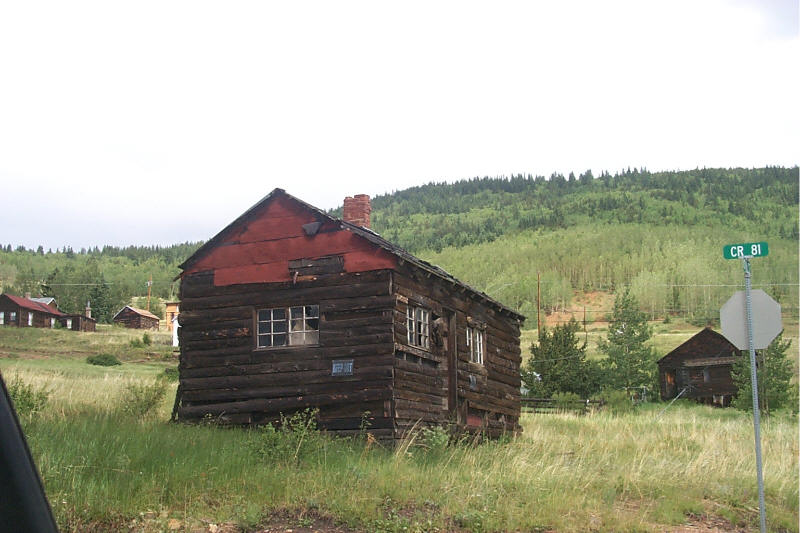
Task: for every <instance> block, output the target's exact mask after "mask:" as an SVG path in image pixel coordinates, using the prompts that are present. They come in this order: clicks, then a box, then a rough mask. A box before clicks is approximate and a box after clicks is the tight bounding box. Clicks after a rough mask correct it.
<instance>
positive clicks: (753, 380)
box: [743, 257, 767, 533]
mask: <svg viewBox="0 0 800 533" xmlns="http://www.w3.org/2000/svg"><path fill="white" fill-rule="evenodd" d="M743 261H744V294H745V302H746V308H747V345H748V346H749V348H750V385H751V386H752V387H753V428H754V430H755V436H756V474H757V475H758V518H759V522H760V526H761V533H766V531H767V517H766V511H765V508H764V474H763V471H762V468H761V417H760V415H759V412H758V377H757V375H756V350H755V348H754V347H753V305H752V301H751V299H750V285H751V283H750V259H749V258H747V257H745V258H743Z"/></svg>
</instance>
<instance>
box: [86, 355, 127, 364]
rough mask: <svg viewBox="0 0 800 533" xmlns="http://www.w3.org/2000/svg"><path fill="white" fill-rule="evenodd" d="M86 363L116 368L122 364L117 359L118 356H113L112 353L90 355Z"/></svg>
mask: <svg viewBox="0 0 800 533" xmlns="http://www.w3.org/2000/svg"><path fill="white" fill-rule="evenodd" d="M86 362H87V363H89V364H90V365H96V366H116V365H121V364H122V363H121V362H120V360H119V359H117V358H116V356H114V355H111V354H110V353H101V354H97V355H90V356H89V357H87V358H86Z"/></svg>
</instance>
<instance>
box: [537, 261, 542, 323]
mask: <svg viewBox="0 0 800 533" xmlns="http://www.w3.org/2000/svg"><path fill="white" fill-rule="evenodd" d="M541 282H542V275H541V273H539V272H537V273H536V337H537V338H539V337H541V331H542V320H541V318H539V314H540V313H541V308H542V304H541V302H542V288H541Z"/></svg>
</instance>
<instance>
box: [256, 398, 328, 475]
mask: <svg viewBox="0 0 800 533" xmlns="http://www.w3.org/2000/svg"><path fill="white" fill-rule="evenodd" d="M317 413H318V410H317V409H305V410H303V411H298V412H296V413H294V414H293V415H291V416H288V417H287V416H284V415H283V414H281V420H280V423H278V424H267V425H265V426H262V427H261V428H260V430H259V431H258V437H257V438H256V440H255V450H256V453H257V454H258V455H260V456H262V457H264V458H266V459H269V460H271V461H287V460H292V461H294V462H299V461H300V460H301V459H302V458H304V457H306V456H308V455H310V454H312V453H313V452H314V451H315V450H318V449H319V448H320V447H321V446H322V444H323V439H324V437H323V436H322V435H321V434H320V433H319V431H317Z"/></svg>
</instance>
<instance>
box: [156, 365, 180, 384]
mask: <svg viewBox="0 0 800 533" xmlns="http://www.w3.org/2000/svg"><path fill="white" fill-rule="evenodd" d="M160 377H161V378H162V379H165V380H167V381H170V382H174V381H178V377H179V373H178V369H177V368H175V367H174V366H168V367H167V368H165V369H164V373H163V374H161V376H160Z"/></svg>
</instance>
